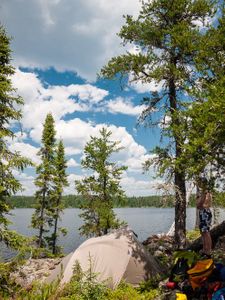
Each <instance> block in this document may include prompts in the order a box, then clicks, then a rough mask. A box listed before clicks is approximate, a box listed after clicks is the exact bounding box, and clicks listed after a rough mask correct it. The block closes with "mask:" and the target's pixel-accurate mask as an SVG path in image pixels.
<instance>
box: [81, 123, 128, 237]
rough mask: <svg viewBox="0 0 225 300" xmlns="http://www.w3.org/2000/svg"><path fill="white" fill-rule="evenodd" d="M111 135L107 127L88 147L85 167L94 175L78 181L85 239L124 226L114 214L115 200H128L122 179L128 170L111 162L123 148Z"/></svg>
mask: <svg viewBox="0 0 225 300" xmlns="http://www.w3.org/2000/svg"><path fill="white" fill-rule="evenodd" d="M111 134H112V132H111V131H109V130H108V129H107V128H103V129H101V130H100V137H93V136H91V138H90V141H89V142H88V143H87V144H86V146H85V148H84V156H85V157H84V159H83V160H82V162H81V165H82V167H83V168H84V169H87V170H89V171H92V172H93V174H92V175H90V176H87V177H85V178H84V179H82V180H77V181H76V182H75V184H76V189H77V192H78V194H80V195H81V196H82V204H81V207H80V208H81V209H82V210H83V213H82V214H81V215H80V216H81V218H83V220H84V224H83V225H82V226H81V228H80V231H81V234H83V235H85V236H101V235H103V234H107V233H108V231H109V229H111V228H117V227H119V226H120V224H121V223H120V221H119V220H118V219H117V218H116V216H115V213H114V211H113V200H114V199H117V201H123V200H124V199H125V195H124V192H123V190H122V189H121V187H120V179H121V175H122V173H123V171H124V170H126V169H127V168H126V167H125V166H117V164H116V163H114V162H112V161H111V155H112V154H113V153H116V152H118V151H120V150H121V149H122V148H121V147H119V142H116V141H111V140H110V137H111Z"/></svg>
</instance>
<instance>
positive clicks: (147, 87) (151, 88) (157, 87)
mask: <svg viewBox="0 0 225 300" xmlns="http://www.w3.org/2000/svg"><path fill="white" fill-rule="evenodd" d="M130 79H131V78H130ZM163 85H164V81H160V82H159V83H158V82H156V81H155V80H152V81H151V82H150V83H145V82H141V81H135V82H134V81H132V79H131V82H130V87H131V88H133V89H134V90H135V91H136V92H137V93H151V92H160V91H161V90H162V88H163Z"/></svg>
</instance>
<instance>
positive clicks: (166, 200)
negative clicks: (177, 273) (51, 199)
mask: <svg viewBox="0 0 225 300" xmlns="http://www.w3.org/2000/svg"><path fill="white" fill-rule="evenodd" d="M192 199H193V201H192V202H193V204H191V205H190V206H195V203H194V201H195V196H194V195H193V196H192ZM174 201H175V199H174V196H167V197H164V196H140V197H136V196H133V197H127V198H126V199H125V200H124V201H122V202H121V201H118V199H117V198H115V199H113V207H174ZM192 202H191V203H192ZM8 203H9V205H10V207H13V208H23V207H24V208H33V207H34V206H35V197H33V196H13V197H10V199H9V200H8ZM62 203H63V206H64V208H79V207H80V206H81V204H82V196H78V195H65V196H62Z"/></svg>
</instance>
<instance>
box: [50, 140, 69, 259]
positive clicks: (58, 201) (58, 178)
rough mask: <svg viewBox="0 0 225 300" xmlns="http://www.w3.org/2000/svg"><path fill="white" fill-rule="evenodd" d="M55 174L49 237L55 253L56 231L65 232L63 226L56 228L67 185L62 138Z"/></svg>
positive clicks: (57, 154)
mask: <svg viewBox="0 0 225 300" xmlns="http://www.w3.org/2000/svg"><path fill="white" fill-rule="evenodd" d="M54 164H55V175H54V189H53V191H52V194H51V210H50V211H51V215H52V218H53V234H52V236H51V238H50V239H49V244H50V247H51V248H52V253H53V254H56V253H57V252H58V248H57V245H56V242H57V237H58V231H59V230H60V231H61V232H62V233H63V234H66V230H65V228H58V220H59V218H60V213H62V211H63V209H64V208H65V206H64V203H63V201H62V193H63V188H64V187H66V186H68V180H67V174H66V168H67V166H66V159H65V150H64V145H63V142H62V140H60V141H59V143H58V147H57V150H56V157H55V163H54Z"/></svg>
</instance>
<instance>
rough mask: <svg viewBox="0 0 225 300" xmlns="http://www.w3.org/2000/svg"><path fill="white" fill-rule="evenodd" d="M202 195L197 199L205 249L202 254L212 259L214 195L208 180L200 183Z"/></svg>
mask: <svg viewBox="0 0 225 300" xmlns="http://www.w3.org/2000/svg"><path fill="white" fill-rule="evenodd" d="M200 188H201V193H200V194H199V196H198V199H197V208H198V209H199V229H200V232H201V236H202V243H203V249H202V254H203V255H205V256H207V257H210V255H211V251H212V239H211V235H210V227H211V224H212V212H211V209H210V208H211V206H212V194H211V192H210V191H209V189H208V188H207V180H206V179H204V180H202V181H201V183H200Z"/></svg>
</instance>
